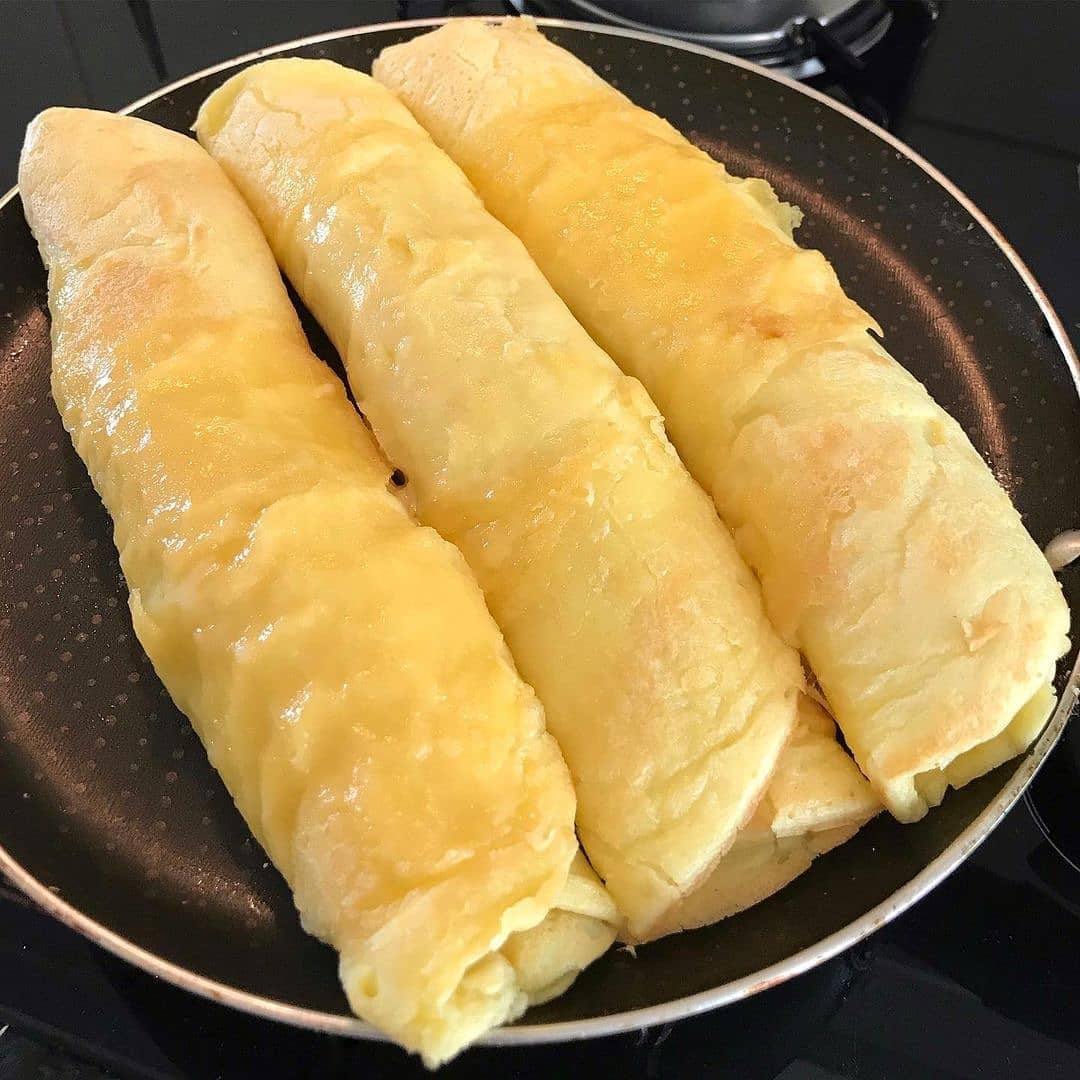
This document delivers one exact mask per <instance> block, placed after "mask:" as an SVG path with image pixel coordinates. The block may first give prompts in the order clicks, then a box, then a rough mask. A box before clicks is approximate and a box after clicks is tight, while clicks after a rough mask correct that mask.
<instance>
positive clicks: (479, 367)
mask: <svg viewBox="0 0 1080 1080" xmlns="http://www.w3.org/2000/svg"><path fill="white" fill-rule="evenodd" d="M196 130H197V131H198V134H199V138H200V140H202V142H203V144H204V145H205V146H206V147H207V148H208V149H209V150H210V152H211V153H212V154H213V155H214V156H215V157H216V158H217V159H218V160H219V161H220V162H221V164H222V165H223V166H224V168H225V170H226V172H227V173H228V174H229V176H230V177H231V178H232V179H233V181H234V182H235V183H236V185H237V186H238V187H239V189H240V190H241V192H242V193H243V194H244V196H245V198H247V200H248V201H249V203H250V205H251V206H252V208H253V209H254V211H255V213H256V215H257V217H258V218H259V221H260V223H261V224H262V226H263V229H264V231H265V232H266V234H267V236H268V237H269V239H270V242H271V245H272V246H273V248H274V251H275V253H276V254H277V256H278V261H279V262H280V263H281V264H282V266H283V267H284V269H285V271H286V273H287V274H288V275H289V277H290V279H291V280H292V281H293V283H294V285H295V286H296V289H297V291H298V292H299V293H300V295H301V296H302V297H303V299H304V301H305V302H306V303H307V304H308V306H309V307H310V308H311V310H312V311H313V312H314V314H315V315H316V317H317V318H318V319H319V320H320V322H321V323H322V325H323V326H324V328H325V329H326V331H327V333H328V334H329V336H330V338H331V340H332V341H333V342H334V343H335V344H336V345H337V347H338V348H339V350H340V351H341V354H342V356H343V357H344V360H345V364H346V367H347V370H348V373H349V378H350V382H351V384H352V386H353V389H354V392H355V394H356V397H357V400H358V402H359V403H360V406H361V408H362V409H363V410H364V412H365V414H366V415H367V417H368V419H369V420H370V421H371V423H372V426H373V428H374V431H375V433H376V435H377V437H378V439H379V441H380V443H381V445H382V446H383V448H384V449H385V450H386V451H387V453H388V455H389V456H390V458H391V460H392V461H393V462H394V463H395V464H396V465H398V466H400V467H401V468H402V469H403V470H404V471H405V473H406V474H407V476H408V480H409V488H410V489H411V490H412V494H413V497H414V499H415V502H416V507H417V512H418V514H419V516H420V518H421V520H422V521H424V522H426V523H427V524H430V525H433V526H434V527H435V528H437V529H438V530H439V531H440V533H441V534H442V535H443V536H445V537H447V538H448V539H450V540H452V541H453V542H454V543H456V544H457V545H458V546H459V547H460V548H461V550H462V552H463V553H464V555H465V557H466V559H467V560H468V562H469V564H470V565H471V567H472V568H473V570H474V571H475V572H476V575H477V578H478V580H479V581H480V583H481V586H482V587H483V589H484V592H485V595H486V597H487V600H488V604H489V606H490V607H491V610H492V612H493V614H494V615H495V617H496V619H497V621H498V622H499V625H500V626H501V627H502V629H503V632H504V633H505V634H506V637H507V641H508V643H509V644H510V647H511V650H512V651H513V654H514V657H515V659H516V661H517V663H518V665H519V667H520V669H521V671H522V673H523V675H524V676H525V677H526V678H527V679H528V680H529V681H530V682H531V683H532V685H533V686H534V687H536V690H537V693H538V694H539V695H540V697H541V700H542V701H543V702H544V706H545V710H546V712H547V717H548V725H549V728H550V730H551V732H552V733H553V734H554V735H555V737H556V738H557V739H558V740H559V743H560V745H561V747H562V750H563V753H564V754H565V756H566V760H567V763H568V764H569V766H570V771H571V773H572V775H573V778H574V785H575V789H576V791H577V796H578V818H577V821H578V830H579V834H580V836H581V840H582V845H583V847H584V848H585V851H586V853H587V854H588V856H589V859H590V860H591V862H592V863H593V865H594V867H595V868H596V869H597V871H598V872H599V874H600V876H601V877H602V878H603V879H604V881H605V883H606V885H607V886H608V888H609V890H610V891H611V894H612V896H613V897H614V898H615V901H616V903H617V904H618V906H619V908H620V910H621V911H622V912H623V914H624V915H625V916H626V918H627V924H628V925H627V935H628V937H629V938H630V939H632V940H643V939H646V938H648V937H650V936H652V933H653V931H652V927H653V925H654V924H655V923H657V922H658V920H660V919H662V918H663V917H664V915H665V913H666V912H668V911H669V910H670V909H671V908H672V907H673V906H676V905H678V904H681V903H682V901H683V899H684V898H685V896H687V895H688V894H689V893H691V892H692V891H693V890H694V889H695V888H696V887H697V886H698V885H699V884H700V883H701V882H702V881H704V880H705V878H706V877H707V876H708V874H709V873H710V872H711V870H712V869H713V867H714V866H715V864H716V862H717V861H718V860H719V859H720V857H721V856H722V855H723V854H724V852H725V851H726V850H727V848H728V847H729V846H730V845H731V843H732V841H733V840H734V837H735V834H736V832H737V831H738V829H739V828H740V827H741V826H742V825H743V824H744V823H745V822H746V821H747V820H748V819H749V818H750V816H751V814H752V813H753V811H754V809H755V807H756V806H757V804H758V801H759V800H760V798H761V796H762V794H763V792H764V790H765V785H766V783H767V782H768V779H769V776H770V774H771V773H772V771H773V768H774V767H775V764H776V760H777V755H778V754H779V752H780V750H781V747H782V746H783V744H784V742H785V741H786V740H787V738H788V736H789V734H790V732H791V728H792V724H793V721H794V713H795V699H796V694H797V689H798V687H799V686H800V685H801V672H800V670H799V666H798V660H797V657H796V656H795V654H794V653H793V652H792V651H791V650H790V649H788V648H787V647H786V646H784V645H783V644H782V643H781V642H780V640H779V638H778V637H777V636H776V634H775V632H774V631H773V630H772V628H771V627H770V626H769V624H768V622H767V621H766V619H765V615H764V612H763V609H762V604H761V598H760V595H759V591H758V587H757V584H756V582H755V581H754V579H753V576H752V575H751V574H750V572H749V571H748V570H747V568H746V567H745V565H744V564H743V562H742V560H741V559H740V558H739V556H738V554H737V553H736V551H735V547H734V544H733V543H732V540H731V537H730V535H729V533H728V532H727V530H726V529H725V528H724V527H723V525H722V524H721V523H720V522H719V520H718V518H717V516H716V512H715V510H714V508H713V506H712V505H711V503H710V502H709V500H708V498H707V497H706V495H705V494H704V493H703V492H702V491H701V489H700V488H699V487H698V486H697V485H696V484H695V483H694V481H693V480H692V479H691V478H690V476H689V475H688V473H687V472H686V470H685V468H684V467H683V466H682V464H681V462H680V461H679V459H678V457H677V456H676V454H675V451H674V450H673V449H672V447H671V445H670V443H668V441H667V439H666V438H665V437H664V434H663V427H662V424H661V421H660V417H659V416H658V415H657V413H656V409H655V407H654V406H653V404H652V402H651V401H650V400H649V398H648V397H647V395H646V394H645V393H644V391H643V390H642V389H641V386H640V385H639V384H638V383H637V381H636V380H634V379H631V378H627V377H626V376H624V375H622V374H621V373H620V372H619V370H618V368H617V367H616V366H615V365H614V364H613V363H612V362H611V360H610V359H609V358H608V357H607V356H605V355H604V353H603V352H602V351H601V350H600V349H599V348H597V346H596V345H595V344H594V343H593V342H592V340H591V339H590V338H589V336H588V335H587V334H586V333H585V331H584V330H583V329H582V328H581V326H580V325H579V324H578V323H577V322H576V321H575V320H574V318H573V317H572V316H571V314H570V313H569V312H568V311H567V309H566V307H565V305H564V304H563V303H562V302H561V301H560V300H559V299H558V297H557V296H556V295H555V293H554V292H553V291H552V289H551V287H550V286H549V285H548V283H547V281H545V279H544V278H543V276H542V275H541V273H540V272H539V270H538V269H537V268H536V266H535V264H534V263H533V261H532V260H531V259H530V258H529V256H528V254H527V253H526V251H525V249H524V248H523V247H522V246H521V244H520V242H519V241H518V240H517V239H516V238H515V237H514V236H513V235H512V234H511V233H510V232H508V231H507V230H506V229H505V228H504V227H503V226H502V225H500V224H499V223H498V222H497V221H495V219H494V218H492V217H491V216H490V215H489V214H488V213H487V212H486V211H485V210H484V208H483V206H482V205H481V203H480V200H479V199H478V198H477V197H476V195H475V194H474V193H473V191H472V189H471V188H470V186H469V184H468V181H467V180H466V179H465V177H464V176H463V175H462V174H461V172H460V170H459V169H458V168H457V167H456V166H455V165H454V164H453V162H451V161H450V160H449V158H447V157H446V156H445V155H444V154H443V153H442V152H441V151H440V150H439V149H438V148H437V147H436V146H435V145H434V144H433V143H432V142H431V140H430V139H429V138H428V136H427V135H426V134H425V133H424V131H423V129H422V128H420V126H419V125H418V124H417V123H416V122H415V121H414V120H413V119H412V117H411V116H410V115H409V113H408V111H407V110H406V109H405V108H404V107H403V106H402V105H401V104H400V103H399V102H398V101H397V100H396V99H395V98H394V97H393V95H392V94H390V93H389V92H387V91H386V90H385V89H384V88H382V87H380V86H379V85H378V84H377V83H375V82H373V81H372V80H371V79H370V78H368V77H367V76H366V75H362V74H360V73H359V72H355V71H350V70H348V69H346V68H343V67H339V66H338V65H336V64H332V63H330V62H328V61H313V60H275V61H270V62H268V63H264V64H260V65H257V66H255V67H252V68H248V69H247V70H245V71H243V72H241V73H240V74H239V75H237V76H235V77H234V78H232V79H231V80H229V82H227V83H226V84H225V85H224V86H223V87H222V88H221V89H220V90H218V91H217V92H216V93H215V94H213V95H212V96H211V97H210V98H209V99H208V100H207V101H206V103H205V104H204V105H203V108H202V110H201V111H200V114H199V119H198V122H197V124H196Z"/></svg>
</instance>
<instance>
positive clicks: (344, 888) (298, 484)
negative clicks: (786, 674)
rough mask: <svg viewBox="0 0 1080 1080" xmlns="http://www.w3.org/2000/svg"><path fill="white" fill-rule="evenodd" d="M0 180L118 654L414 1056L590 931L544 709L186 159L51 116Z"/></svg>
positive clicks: (222, 184) (166, 136)
mask: <svg viewBox="0 0 1080 1080" xmlns="http://www.w3.org/2000/svg"><path fill="white" fill-rule="evenodd" d="M19 184H20V188H21V194H22V200H23V205H24V207H25V211H26V216H27V220H28V221H29V222H30V225H31V228H32V229H33V232H34V235H35V237H36V238H37V241H38V244H39V245H40V248H41V253H42V257H43V259H44V261H45V263H46V265H47V267H48V270H49V305H50V308H51V311H52V341H53V357H52V387H53V394H54V397H55V399H56V402H57V405H58V406H59V408H60V412H61V415H62V417H63V421H64V425H65V427H66V428H67V430H68V431H69V432H70V434H71V437H72V440H73V442H74V444H75V448H76V450H77V451H78V453H79V456H80V457H81V458H82V459H83V461H84V462H85V463H86V465H87V468H88V469H89V472H90V475H91V478H92V479H93V482H94V485H95V487H96V488H97V490H98V492H99V493H100V495H101V497H102V500H103V501H104V503H105V505H106V507H107V508H108V510H109V512H110V513H111V514H112V517H113V523H114V528H115V539H116V546H117V548H118V549H119V552H120V562H121V566H122V568H123V572H124V576H125V578H126V580H127V583H128V587H129V589H130V597H129V603H130V608H131V615H132V619H133V622H134V626H135V632H136V634H137V635H138V638H139V641H140V642H141V643H142V645H143V647H144V648H145V649H146V652H147V654H148V655H149V657H150V659H151V661H152V662H153V664H154V668H155V670H156V671H157V673H158V674H159V675H160V676H161V679H162V681H163V682H164V684H165V686H166V687H167V688H168V690H169V693H170V694H171V695H172V697H173V699H174V700H175V701H176V703H177V705H178V706H179V707H180V708H181V709H182V710H183V711H184V712H185V713H186V714H187V715H188V716H189V717H190V719H191V721H192V724H193V725H194V727H195V729H196V731H197V732H198V734H199V736H200V738H201V739H202V741H203V743H204V745H205V746H206V750H207V753H208V755H209V758H210V760H211V762H212V763H213V765H214V767H215V768H216V769H217V770H218V772H219V773H220V774H221V776H222V778H223V779H224V781H225V783H226V785H227V787H228V789H229V791H230V792H231V794H232V796H233V798H234V799H235V800H236V804H237V806H238V807H239V809H240V811H241V813H242V814H243V816H244V818H245V819H246V821H247V822H248V824H249V826H250V827H251V829H252V832H253V833H254V834H255V836H256V837H257V838H258V840H259V842H260V843H261V844H262V845H263V847H264V848H265V849H266V851H267V853H268V854H269V855H270V857H271V858H272V859H273V861H274V864H275V865H276V866H277V867H278V869H279V870H280V871H281V873H282V874H283V875H284V877H285V878H286V880H287V881H288V882H289V885H290V886H291V888H292V891H293V893H294V896H295V900H296V905H297V908H298V909H299V912H300V916H301V918H302V920H303V924H304V926H305V928H306V929H307V930H308V931H309V932H310V933H312V934H315V935H317V936H318V937H320V938H322V939H324V940H325V941H327V942H329V943H330V944H332V945H333V946H334V947H335V948H336V949H337V950H338V952H339V953H340V957H341V963H340V974H341V980H342V983H343V985H344V988H345V992H346V994H347V995H348V999H349V1002H350V1004H351V1005H352V1007H353V1008H354V1009H355V1010H356V1012H357V1013H358V1014H359V1015H360V1016H362V1017H363V1018H364V1019H366V1020H369V1021H371V1022H372V1023H373V1024H375V1025H377V1026H378V1027H380V1028H381V1029H382V1030H383V1031H385V1032H386V1033H387V1034H389V1035H390V1036H391V1037H393V1038H394V1039H395V1040H396V1041H398V1042H400V1043H401V1044H402V1045H404V1046H406V1047H408V1048H410V1049H412V1050H416V1051H419V1052H420V1053H421V1054H422V1055H423V1057H424V1060H425V1061H426V1062H427V1063H428V1064H429V1065H435V1064H437V1063H439V1062H441V1061H443V1060H445V1059H446V1058H448V1057H450V1056H451V1055H452V1054H454V1053H456V1052H457V1051H458V1050H459V1049H461V1047H462V1046H464V1045H465V1044H466V1043H468V1042H469V1041H470V1040H472V1039H475V1038H476V1037H477V1036H479V1035H480V1034H482V1033H483V1032H484V1031H485V1030H487V1029H488V1028H490V1027H492V1026H493V1025H496V1024H499V1023H502V1022H504V1021H506V1020H509V1019H511V1018H513V1017H514V1016H516V1015H517V1014H519V1013H520V1012H521V1011H522V1010H523V1009H524V1007H525V1005H526V1003H527V1001H528V1000H529V999H530V998H534V999H540V998H542V997H545V996H548V995H550V994H551V993H553V992H555V991H557V989H559V988H561V987H562V986H564V985H565V984H566V983H567V981H568V980H569V978H571V977H572V975H573V973H575V972H576V971H577V970H578V969H580V968H581V967H582V966H584V964H586V963H587V962H588V961H589V960H591V959H592V958H593V957H595V956H596V955H597V954H598V953H599V952H601V951H603V949H605V948H606V947H607V945H608V944H609V943H610V942H611V940H612V938H613V936H614V928H613V925H612V923H613V922H614V921H615V919H616V916H615V914H614V910H613V906H612V904H611V901H610V898H608V897H606V896H605V895H604V894H603V890H602V889H601V887H600V886H599V883H598V882H597V881H596V879H595V878H594V877H593V876H592V875H591V872H590V871H589V869H588V866H587V864H586V863H585V862H584V860H583V859H581V858H580V855H578V856H577V862H576V863H575V864H574V870H573V873H572V874H571V875H570V877H569V879H568V871H569V870H570V867H571V860H572V859H574V858H575V852H576V851H577V842H576V839H575V836H574V829H573V817H574V796H573V791H572V789H571V785H570V778H569V775H568V773H567V770H566V767H565V764H564V763H563V761H562V759H561V757H560V754H559V751H558V748H557V746H556V744H555V742H554V740H553V739H552V738H551V736H550V735H548V734H547V733H546V732H545V729H544V717H543V711H542V709H541V707H540V705H539V703H538V701H537V700H536V698H535V696H534V694H533V692H532V690H531V689H530V688H529V687H528V686H526V685H525V683H523V682H522V681H521V679H520V678H519V676H518V675H517V673H516V671H515V669H514V666H513V662H512V660H511V658H510V655H509V653H508V652H507V649H506V646H505V643H504V641H503V639H502V637H501V635H500V633H499V631H498V628H497V627H496V625H495V623H494V622H493V621H492V618H491V616H490V614H489V613H488V611H487V610H486V608H485V605H484V601H483V597H482V595H481V593H480V590H479V588H478V587H477V584H476V581H475V579H474V578H473V576H472V574H471V573H470V572H469V570H468V568H467V567H466V565H465V563H464V561H463V560H462V558H461V556H460V554H459V553H458V552H457V551H456V550H455V549H454V548H453V547H452V546H451V545H450V544H448V543H446V542H445V541H443V540H442V539H441V538H439V537H438V536H437V535H436V534H435V533H434V532H433V531H432V530H430V529H427V528H422V527H420V526H419V525H418V524H417V523H416V522H415V521H414V520H413V519H412V518H410V516H409V515H408V513H407V512H406V511H405V509H404V508H403V507H402V505H401V503H400V500H398V499H397V498H396V497H395V496H394V495H392V494H391V493H390V492H389V491H388V476H389V471H390V470H389V467H388V466H387V465H386V463H385V462H384V460H383V459H382V457H381V456H380V453H379V451H378V449H377V447H376V445H375V443H374V441H373V440H372V438H371V436H370V435H369V434H368V432H367V431H366V429H365V428H364V426H363V424H362V422H361V420H360V418H359V417H358V415H357V414H356V412H355V410H354V409H353V408H352V406H351V405H350V404H349V403H348V401H347V399H346V397H345V393H344V388H343V387H342V385H341V384H340V382H339V381H338V380H337V379H336V378H335V377H334V376H333V375H332V373H331V372H330V371H329V370H328V369H327V368H326V367H325V366H324V365H323V364H322V363H321V362H320V361H319V360H318V359H317V358H316V357H315V356H314V355H313V354H312V353H311V351H310V350H309V348H308V346H307V342H306V340H305V338H304V336H303V332H302V331H301V329H300V325H299V322H298V320H297V317H296V314H295V312H294V311H293V308H292V306H291V304H290V302H289V300H288V297H287V295H286V293H285V289H284V286H283V285H282V283H281V279H280V276H279V274H278V270H277V267H276V265H275V264H274V260H273V257H272V255H271V253H270V250H269V248H267V246H266V243H265V241H264V239H263V237H262V235H261V234H260V232H259V229H258V225H257V223H256V222H255V220H254V218H253V217H252V216H251V214H250V212H249V210H248V209H247V207H246V206H245V205H244V203H243V201H242V199H241V198H240V196H239V195H238V194H237V193H236V191H235V190H234V188H233V187H232V185H231V184H230V183H229V182H228V180H227V179H226V177H225V175H224V174H223V173H222V171H221V170H220V168H219V167H218V166H217V165H216V164H215V163H214V162H213V161H212V160H211V158H210V157H209V156H208V155H207V154H206V153H205V152H204V151H203V150H202V149H201V148H200V147H199V146H198V145H197V144H196V143H195V142H194V141H193V140H191V139H189V138H186V137H184V136H182V135H178V134H176V133H174V132H169V131H165V130H163V129H161V128H158V127H155V126H154V125H152V124H148V123H144V122H142V121H140V120H135V119H130V118H123V117H115V116H111V115H107V114H104V113H97V112H91V111H86V110H80V109H50V110H48V111H46V112H45V113H43V114H42V115H41V116H39V117H38V118H37V119H36V120H35V121H34V122H33V123H32V124H31V125H30V128H29V130H28V132H27V138H26V144H25V147H24V149H23V153H22V159H21V162H20V169H19ZM562 898H565V900H566V904H565V906H561V899H562ZM553 906H554V910H553ZM597 914H599V916H600V918H595V916H596V915H597ZM545 916H547V920H550V921H547V920H545ZM542 920H545V921H543V922H542ZM538 941H542V942H543V946H544V954H543V955H542V956H539V957H537V956H536V955H535V953H536V943H537V942H538Z"/></svg>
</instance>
